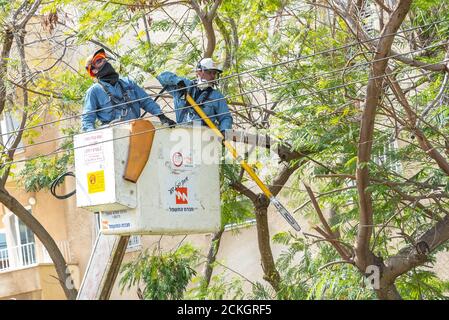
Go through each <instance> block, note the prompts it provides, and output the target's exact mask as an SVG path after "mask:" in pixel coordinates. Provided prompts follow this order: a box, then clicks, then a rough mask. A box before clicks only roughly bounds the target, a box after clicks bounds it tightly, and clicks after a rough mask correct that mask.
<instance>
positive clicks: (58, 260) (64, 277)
mask: <svg viewBox="0 0 449 320" xmlns="http://www.w3.org/2000/svg"><path fill="white" fill-rule="evenodd" d="M0 202H1V203H2V204H3V205H5V206H6V207H7V208H8V209H9V210H10V211H11V212H13V213H14V214H15V215H16V216H17V217H18V218H19V219H20V220H21V221H22V222H23V223H24V224H25V225H26V226H27V227H28V228H30V229H31V230H32V231H33V233H34V234H35V235H36V236H37V237H38V238H39V240H40V241H41V242H42V244H43V245H44V247H45V249H47V251H48V254H49V255H50V257H51V259H52V261H53V263H54V265H55V269H56V272H57V274H58V278H59V281H60V284H61V286H62V289H63V290H64V293H65V295H66V297H67V299H69V300H75V299H76V296H77V290H76V289H75V288H74V286H73V280H72V277H71V275H70V271H69V270H68V266H67V263H66V261H65V259H64V257H63V255H62V253H61V251H60V250H59V248H58V246H57V245H56V243H55V241H54V240H53V238H52V237H51V236H50V234H49V233H48V232H47V230H45V228H44V227H43V226H42V225H41V224H40V222H39V221H38V220H36V218H35V217H33V216H32V215H31V214H30V213H29V212H28V210H27V209H25V208H24V207H23V206H22V205H21V204H20V203H19V202H18V201H17V200H16V199H15V198H14V197H12V196H11V195H10V194H9V193H8V192H7V191H6V190H5V189H3V188H0Z"/></svg>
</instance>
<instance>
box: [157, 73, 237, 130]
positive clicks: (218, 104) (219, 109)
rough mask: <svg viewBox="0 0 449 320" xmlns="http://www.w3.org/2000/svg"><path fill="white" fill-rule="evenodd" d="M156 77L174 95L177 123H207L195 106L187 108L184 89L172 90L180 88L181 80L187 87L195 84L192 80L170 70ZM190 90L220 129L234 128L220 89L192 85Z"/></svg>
mask: <svg viewBox="0 0 449 320" xmlns="http://www.w3.org/2000/svg"><path fill="white" fill-rule="evenodd" d="M156 78H157V79H158V80H159V82H160V83H161V85H162V86H163V87H166V88H167V92H169V93H170V94H171V95H172V96H173V100H174V107H175V113H176V122H177V123H180V124H182V123H186V122H192V121H200V122H201V123H202V124H203V125H206V124H205V123H204V122H203V121H202V120H201V117H200V116H199V115H198V114H197V113H196V112H195V110H194V109H193V108H191V107H189V108H186V105H187V103H186V100H185V97H184V94H183V92H182V91H180V90H179V91H174V92H170V91H172V90H176V89H177V88H178V87H177V85H178V83H179V82H180V81H181V80H182V81H184V83H185V85H186V86H187V87H189V86H191V85H193V84H194V83H193V81H192V80H189V79H186V78H181V77H178V76H177V75H175V74H174V73H172V72H169V71H165V72H163V73H161V74H160V75H159V76H157V77H156ZM188 90H189V93H190V95H191V96H192V98H193V99H194V100H195V101H196V103H198V104H199V105H200V107H201V108H202V109H203V111H204V113H206V115H207V116H208V117H209V118H210V119H211V120H212V121H213V122H214V123H215V124H216V125H217V126H218V129H219V130H220V131H224V130H227V129H231V128H232V116H231V113H230V112H229V108H228V105H227V103H226V100H225V99H224V97H223V95H222V94H221V93H220V92H219V91H218V90H215V89H213V90H212V91H211V92H210V93H208V92H207V91H208V90H201V89H199V88H198V87H192V88H189V89H188ZM207 96H208V97H207Z"/></svg>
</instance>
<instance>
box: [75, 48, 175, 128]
mask: <svg viewBox="0 0 449 320" xmlns="http://www.w3.org/2000/svg"><path fill="white" fill-rule="evenodd" d="M108 60H109V57H108V56H107V55H106V52H105V50H104V49H100V50H97V51H96V52H95V53H94V54H93V55H92V56H90V57H89V58H88V60H87V63H86V70H87V72H88V73H89V75H90V76H91V77H92V78H97V80H98V81H97V82H96V83H95V84H93V85H92V86H91V87H90V88H89V89H88V90H87V92H86V96H85V98H84V110H83V115H82V121H81V122H82V129H83V131H90V130H93V129H95V121H96V120H97V119H98V120H99V121H100V123H101V125H106V124H109V123H111V122H112V121H124V120H132V119H137V118H139V117H140V112H141V111H140V109H141V108H142V109H144V110H145V111H148V112H149V113H151V114H153V115H155V116H157V117H158V118H159V120H160V121H161V123H162V124H166V125H168V126H174V125H175V124H176V122H175V121H173V120H171V119H170V118H168V117H167V116H166V115H164V114H163V113H162V111H161V108H160V107H159V105H158V104H157V103H156V102H155V101H154V100H153V99H152V98H151V97H150V96H149V95H148V94H147V93H146V92H145V90H143V89H142V88H141V87H140V86H138V85H137V84H136V83H135V82H134V81H133V80H131V79H129V78H128V77H123V78H122V77H120V76H119V74H118V73H117V72H116V71H115V70H114V68H113V67H112V65H111V64H110V63H109V61H108Z"/></svg>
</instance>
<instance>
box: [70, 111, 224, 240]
mask: <svg viewBox="0 0 449 320" xmlns="http://www.w3.org/2000/svg"><path fill="white" fill-rule="evenodd" d="M139 121H146V120H139ZM155 128H156V130H154V133H155V135H154V140H153V142H152V146H151V152H150V154H149V159H148V161H146V164H144V167H143V171H142V172H141V174H140V176H139V177H138V179H137V181H136V182H135V183H134V182H131V181H127V180H125V179H124V177H123V176H124V172H125V170H126V168H127V164H128V161H129V159H128V154H129V153H130V150H129V144H130V134H131V131H130V130H131V124H119V125H115V126H111V127H107V128H105V129H100V130H95V131H91V132H85V133H82V134H79V135H76V136H75V137H74V144H75V172H76V202H77V206H78V207H81V208H84V209H87V210H89V211H92V212H100V218H101V219H100V221H101V226H100V228H101V232H102V233H103V234H114V235H132V234H188V233H210V232H216V231H218V230H219V228H220V223H221V219H220V218H221V217H220V186H219V160H220V155H221V144H220V141H219V138H217V137H216V136H215V135H214V133H213V132H212V130H210V129H209V128H207V127H204V126H193V127H192V126H188V127H181V126H177V127H175V128H167V127H164V126H161V125H156V126H155ZM147 131H148V130H147ZM143 133H144V132H143ZM134 151H136V150H134ZM137 151H138V150H137Z"/></svg>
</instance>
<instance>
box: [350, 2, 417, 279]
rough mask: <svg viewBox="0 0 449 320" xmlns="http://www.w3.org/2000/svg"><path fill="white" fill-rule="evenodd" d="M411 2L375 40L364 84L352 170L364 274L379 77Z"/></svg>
mask: <svg viewBox="0 0 449 320" xmlns="http://www.w3.org/2000/svg"><path fill="white" fill-rule="evenodd" d="M411 2H412V1H411V0H400V1H399V3H398V5H397V7H396V8H395V10H394V11H393V13H392V14H391V16H390V19H389V21H388V22H387V24H386V25H385V27H384V29H383V31H382V35H381V36H382V38H381V39H380V40H379V43H378V45H377V48H376V55H375V57H374V59H373V60H375V61H376V62H374V63H373V65H372V67H371V68H372V69H371V71H370V76H369V77H370V78H372V80H370V81H369V82H368V87H367V93H366V98H365V108H364V110H363V114H362V120H361V128H360V138H359V148H358V152H357V170H356V178H357V191H358V193H359V207H360V209H359V210H360V214H359V219H360V223H359V230H358V234H357V246H356V262H357V265H358V267H359V268H360V269H362V270H365V269H366V267H367V266H368V265H369V264H371V263H370V261H368V260H369V258H370V257H372V253H370V249H369V243H370V239H371V236H372V226H371V225H372V224H373V207H372V199H371V194H370V192H369V191H367V187H368V186H369V170H368V162H369V160H370V158H371V151H372V143H373V133H374V119H375V117H376V108H377V105H378V103H379V99H380V96H381V94H382V83H383V79H382V78H381V77H382V76H383V75H384V74H385V70H386V68H387V63H388V59H385V58H386V57H387V56H388V55H389V53H390V50H391V46H392V44H393V41H394V34H395V33H396V32H397V30H398V29H399V27H400V26H401V24H402V22H403V20H404V19H405V16H406V14H407V12H408V11H409V9H410V5H411ZM387 35H390V36H387ZM379 78H380V79H379Z"/></svg>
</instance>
